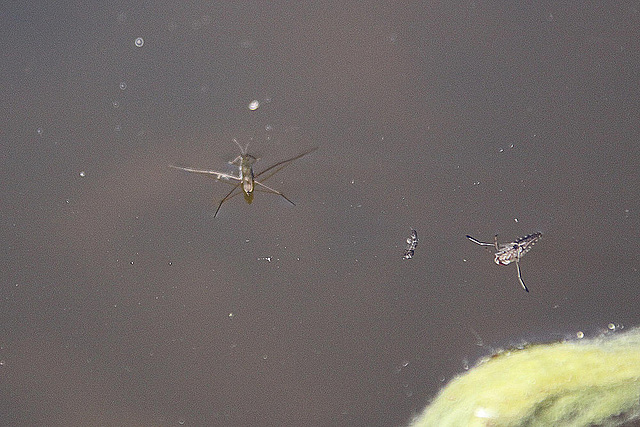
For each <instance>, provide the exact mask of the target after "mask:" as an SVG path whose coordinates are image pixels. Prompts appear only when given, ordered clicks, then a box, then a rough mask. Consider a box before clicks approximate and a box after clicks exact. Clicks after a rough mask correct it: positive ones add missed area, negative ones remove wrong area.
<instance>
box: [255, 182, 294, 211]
mask: <svg viewBox="0 0 640 427" xmlns="http://www.w3.org/2000/svg"><path fill="white" fill-rule="evenodd" d="M253 182H255V183H256V184H258V185H259V186H261V187H264V188H266V189H267V190H269V191H270V192H272V193H273V194H277V195H278V196H282V197H283V198H284V199H285V200H286V201H287V202H289V203H291V204H292V205H293V206H295V205H296V204H295V203H293V202H292V201H291V200H289V198H288V197H287V196H285V195H284V194H282V193H281V192H279V191H278V190H274V189H273V188H271V187H268V186H266V185H264V184H263V183H261V182H260V181H256V180H254V181H253Z"/></svg>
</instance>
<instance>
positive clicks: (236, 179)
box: [169, 139, 318, 217]
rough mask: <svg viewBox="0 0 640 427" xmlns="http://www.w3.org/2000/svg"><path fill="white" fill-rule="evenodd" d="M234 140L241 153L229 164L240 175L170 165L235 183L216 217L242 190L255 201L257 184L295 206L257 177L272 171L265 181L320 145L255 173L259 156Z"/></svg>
mask: <svg viewBox="0 0 640 427" xmlns="http://www.w3.org/2000/svg"><path fill="white" fill-rule="evenodd" d="M233 142H235V143H236V145H237V146H238V148H240V155H239V156H237V157H236V158H235V159H233V160H232V161H230V162H229V164H232V165H236V166H238V176H235V175H232V174H228V173H224V172H218V171H214V170H208V169H195V168H188V167H182V166H174V165H169V167H171V168H174V169H180V170H183V171H186V172H192V173H199V174H203V175H210V176H213V177H214V178H215V179H217V180H219V181H221V182H225V183H227V184H230V185H233V188H232V189H231V191H229V192H228V193H227V195H226V196H224V198H223V199H222V200H221V201H220V203H219V204H218V208H217V209H216V212H215V214H214V215H213V216H214V217H215V216H217V215H218V212H219V211H220V208H221V207H222V204H223V203H224V202H226V201H227V200H229V199H231V198H233V197H235V196H237V195H238V194H240V192H241V193H242V194H243V195H244V199H245V201H246V202H247V203H248V204H251V202H253V192H254V190H255V189H256V188H257V187H256V186H258V187H260V188H262V189H264V191H266V192H268V193H273V194H277V195H278V196H281V197H282V198H284V199H285V200H286V201H287V202H289V203H291V204H292V205H294V206H295V203H293V202H292V201H291V200H290V199H289V198H288V197H287V196H285V195H284V194H282V193H281V192H279V191H277V190H274V189H273V188H271V187H269V186H267V185H265V184H263V183H262V182H261V181H258V180H257V179H256V178H257V177H260V176H262V175H264V174H265V173H267V172H269V171H271V173H269V174H268V175H266V176H265V177H264V179H263V180H262V181H265V180H267V179H268V178H270V177H272V176H273V175H275V174H276V173H278V172H279V171H280V170H282V169H283V168H284V167H285V166H287V165H288V164H289V163H291V162H293V161H294V160H297V159H299V158H301V157H303V156H306V155H307V154H309V153H311V152H313V151H315V150H317V149H318V147H315V148H312V149H311V150H307V151H305V152H303V153H302V154H298V155H297V156H295V157H292V158H290V159H287V160H283V161H281V162H278V163H276V164H274V165H271V166H269V167H268V168H266V169H265V170H263V171H262V172H260V173H259V174H257V175H255V174H254V172H253V165H254V164H255V163H256V162H257V161H258V158H256V157H254V156H252V155H251V154H248V153H247V148H248V145H247V147H244V148H243V147H242V146H241V145H240V144H239V143H238V141H236V140H235V139H234V140H233ZM274 169H275V170H274ZM238 188H240V192H236V190H237V189H238Z"/></svg>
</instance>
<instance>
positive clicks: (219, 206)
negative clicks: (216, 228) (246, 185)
mask: <svg viewBox="0 0 640 427" xmlns="http://www.w3.org/2000/svg"><path fill="white" fill-rule="evenodd" d="M240 185H241V184H238V185H236V186H235V187H233V188H232V189H231V191H229V192H228V193H227V195H226V196H224V198H223V199H222V200H220V204H218V209H216V213H214V214H213V217H214V218H215V217H216V216H218V212H219V211H220V208H221V207H222V204H223V203H224V202H226V201H227V200H228V199H230V198H231V197H233V196H232V195H231V194H232V193H233V192H234V191H236V190H237V189H238V188H239V187H240ZM236 194H240V193H236Z"/></svg>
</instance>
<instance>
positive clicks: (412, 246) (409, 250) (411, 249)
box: [402, 228, 418, 259]
mask: <svg viewBox="0 0 640 427" xmlns="http://www.w3.org/2000/svg"><path fill="white" fill-rule="evenodd" d="M416 246H418V232H417V231H416V230H414V229H413V228H412V229H411V236H409V237H407V247H406V248H405V250H404V256H403V257H402V258H404V259H411V258H413V255H414V254H415V251H416Z"/></svg>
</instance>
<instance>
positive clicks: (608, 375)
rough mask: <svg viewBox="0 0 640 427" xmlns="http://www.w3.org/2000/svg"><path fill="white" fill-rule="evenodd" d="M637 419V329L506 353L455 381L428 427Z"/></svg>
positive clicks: (422, 426) (420, 420)
mask: <svg viewBox="0 0 640 427" xmlns="http://www.w3.org/2000/svg"><path fill="white" fill-rule="evenodd" d="M639 418H640V328H635V329H633V330H631V331H628V332H626V333H615V334H609V335H606V336H602V337H598V338H594V339H589V340H587V339H585V340H579V341H567V342H559V343H552V344H539V345H531V346H527V347H525V348H523V349H521V350H508V351H504V352H501V353H498V354H496V355H494V356H492V357H490V358H488V359H485V360H483V361H482V362H480V363H479V364H478V365H477V366H476V367H474V368H473V369H471V370H470V371H469V372H467V373H465V374H464V375H461V376H458V377H456V378H454V379H453V380H452V381H451V382H450V383H449V384H447V385H446V386H445V387H444V388H443V389H442V390H441V391H440V393H439V394H438V395H437V396H436V398H435V399H434V400H433V402H432V403H431V404H430V405H429V406H428V407H427V408H426V409H425V411H424V412H423V413H422V414H421V415H420V416H418V417H417V418H416V419H415V420H414V421H413V423H412V424H411V426H412V427H427V426H439V427H446V426H496V427H499V426H551V425H553V426H590V425H603V426H617V425H621V424H623V423H625V422H628V421H631V420H636V419H639Z"/></svg>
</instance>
